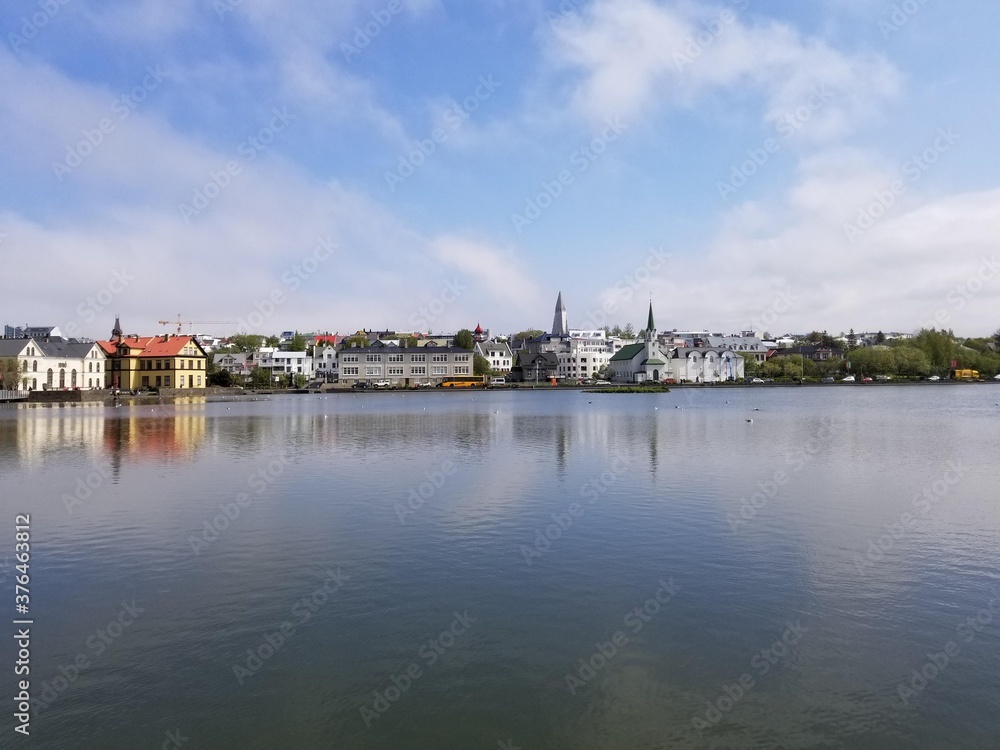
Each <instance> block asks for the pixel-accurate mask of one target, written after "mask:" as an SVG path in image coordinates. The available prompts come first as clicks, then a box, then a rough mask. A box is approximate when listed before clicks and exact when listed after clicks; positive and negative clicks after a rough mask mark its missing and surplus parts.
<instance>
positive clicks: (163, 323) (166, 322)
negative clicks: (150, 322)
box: [157, 313, 236, 336]
mask: <svg viewBox="0 0 1000 750" xmlns="http://www.w3.org/2000/svg"><path fill="white" fill-rule="evenodd" d="M157 322H158V323H159V324H160V325H161V326H172V325H176V326H177V335H178V336H180V335H181V330H182V329H183V327H184V326H186V325H187V326H207V325H230V326H232V325H236V324H235V323H234V322H233V321H231V320H181V314H180V313H177V320H160V321H157Z"/></svg>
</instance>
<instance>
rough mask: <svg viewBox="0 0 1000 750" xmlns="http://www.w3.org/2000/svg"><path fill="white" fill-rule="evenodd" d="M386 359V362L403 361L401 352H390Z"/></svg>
mask: <svg viewBox="0 0 1000 750" xmlns="http://www.w3.org/2000/svg"><path fill="white" fill-rule="evenodd" d="M386 361H387V362H402V361H403V355H402V354H390V355H389V358H388V359H387V360H386Z"/></svg>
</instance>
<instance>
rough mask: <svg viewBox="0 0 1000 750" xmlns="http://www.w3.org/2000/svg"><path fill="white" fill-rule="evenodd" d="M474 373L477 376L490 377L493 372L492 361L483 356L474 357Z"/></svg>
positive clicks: (475, 355)
mask: <svg viewBox="0 0 1000 750" xmlns="http://www.w3.org/2000/svg"><path fill="white" fill-rule="evenodd" d="M472 372H473V373H474V374H476V375H489V374H490V373H492V372H493V368H491V367H490V361H489V360H488V359H486V357H484V356H483V355H482V354H473V355H472Z"/></svg>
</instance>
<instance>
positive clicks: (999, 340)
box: [993, 328, 1000, 349]
mask: <svg viewBox="0 0 1000 750" xmlns="http://www.w3.org/2000/svg"><path fill="white" fill-rule="evenodd" d="M993 343H994V344H995V345H996V347H997V349H1000V328H997V329H996V330H995V331H994V332H993Z"/></svg>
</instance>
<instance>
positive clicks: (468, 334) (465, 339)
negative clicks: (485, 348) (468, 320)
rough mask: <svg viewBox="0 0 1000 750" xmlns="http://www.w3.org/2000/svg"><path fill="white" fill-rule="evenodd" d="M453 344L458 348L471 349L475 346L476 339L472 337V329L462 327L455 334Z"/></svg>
mask: <svg viewBox="0 0 1000 750" xmlns="http://www.w3.org/2000/svg"><path fill="white" fill-rule="evenodd" d="M454 344H455V346H457V347H458V348H459V349H473V348H475V346H476V340H475V339H474V338H473V337H472V331H470V330H469V329H468V328H463V329H462V330H460V331H459V332H458V333H456V334H455V339H454Z"/></svg>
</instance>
